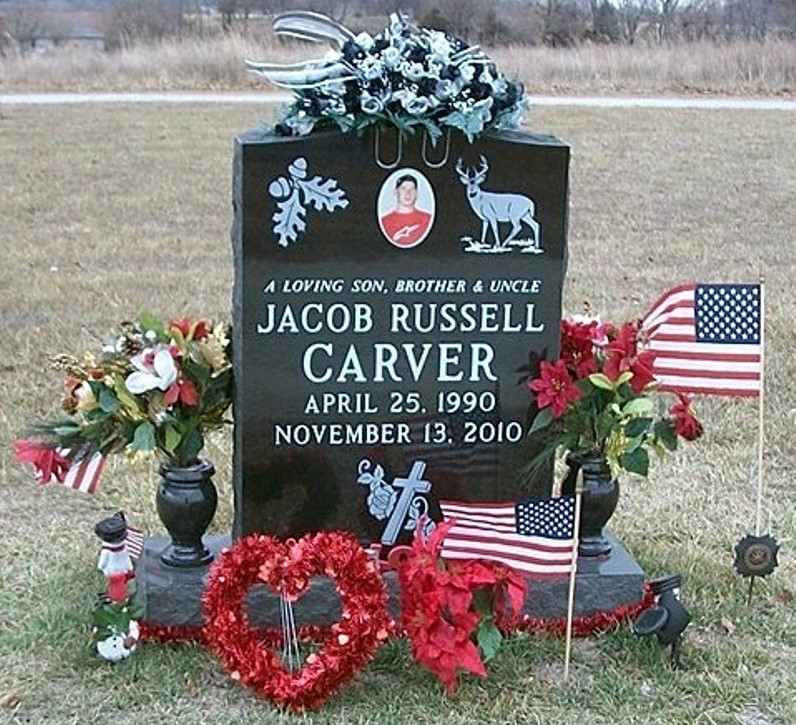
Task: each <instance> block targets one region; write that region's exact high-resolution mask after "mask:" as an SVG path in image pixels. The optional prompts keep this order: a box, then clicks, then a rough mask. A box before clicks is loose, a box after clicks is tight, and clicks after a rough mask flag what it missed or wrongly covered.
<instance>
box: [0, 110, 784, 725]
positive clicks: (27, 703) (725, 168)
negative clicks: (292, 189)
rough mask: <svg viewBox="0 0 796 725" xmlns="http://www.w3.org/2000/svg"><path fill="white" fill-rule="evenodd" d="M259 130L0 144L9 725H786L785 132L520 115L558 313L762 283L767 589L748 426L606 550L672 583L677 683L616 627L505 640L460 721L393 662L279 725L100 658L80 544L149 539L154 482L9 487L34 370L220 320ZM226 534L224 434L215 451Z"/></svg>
mask: <svg viewBox="0 0 796 725" xmlns="http://www.w3.org/2000/svg"><path fill="white" fill-rule="evenodd" d="M267 113H268V110H267V109H266V108H257V107H249V106H234V107H233V106H202V105H175V106H168V105H163V106H150V105H147V106H140V107H139V106H94V105H89V106H54V107H24V106H19V107H12V108H8V109H5V110H4V117H3V118H2V119H0V178H2V179H3V182H4V183H3V187H2V189H3V190H2V194H1V195H0V220H1V223H0V249H2V255H3V256H2V261H3V263H2V266H0V292H2V298H1V300H2V301H0V310H1V311H2V317H1V318H0V319H1V320H2V328H0V329H2V338H0V383H1V384H0V521H1V522H2V526H0V702H2V703H4V704H3V705H0V721H7V722H20V723H39V722H53V723H59V724H60V723H80V724H81V725H82V724H83V723H96V724H100V723H103V724H104V723H107V722H114V723H120V724H126V723H142V724H143V723H155V722H174V723H180V724H182V723H243V722H245V723H249V722H251V723H255V722H257V723H259V722H264V723H265V722H268V723H270V722H274V723H277V722H297V721H302V722H312V723H341V722H342V723H403V722H406V723H414V722H425V723H477V722H482V723H523V724H527V723H545V724H548V723H562V724H563V723H582V722H588V723H595V724H602V723H605V724H606V725H613V724H619V725H636V724H643V723H650V724H652V723H655V724H658V723H666V724H672V725H680V724H686V723H693V724H696V723H705V724H709V723H727V724H730V723H741V724H742V725H773V724H776V725H789V724H791V723H794V722H796V700H795V699H794V694H793V693H794V692H795V691H796V612H795V611H794V604H793V601H792V592H793V589H794V583H795V580H794V574H795V573H796V566H795V565H794V562H793V557H792V553H791V552H792V546H793V539H794V531H796V508H795V507H794V503H795V502H796V494H794V487H793V480H794V476H796V466H794V460H793V450H794V449H793V443H792V441H793V433H794V426H795V425H796V403H794V398H793V394H792V392H791V391H792V384H793V380H794V379H796V362H795V361H794V349H796V334H794V327H793V313H794V309H796V294H794V282H795V281H796V256H795V255H794V242H793V230H794V228H796V211H794V199H796V155H794V153H793V150H792V145H793V118H792V114H789V113H775V112H771V113H767V112H750V111H693V110H689V111H686V110H683V111H665V110H632V109H612V110H599V109H588V110H587V109H561V108H544V109H536V110H533V111H532V112H531V113H530V114H529V116H528V123H529V125H530V126H531V127H532V128H533V129H534V130H538V131H544V132H549V133H554V134H556V135H558V136H559V137H561V138H562V139H564V140H565V141H566V142H568V143H569V144H570V145H571V148H572V167H571V220H570V222H571V226H570V264H569V272H568V276H567V279H566V283H565V294H564V297H565V306H566V309H567V310H568V311H570V312H577V311H580V309H581V305H582V303H583V301H584V300H588V301H589V302H590V304H591V306H592V308H593V309H595V310H596V311H599V312H600V313H601V314H602V315H603V316H604V317H606V318H610V319H624V318H628V317H635V316H638V315H640V314H642V313H643V312H644V311H645V310H646V308H647V306H648V305H649V304H651V302H652V301H653V300H654V299H656V298H657V296H658V295H659V294H660V293H662V292H663V291H665V290H666V289H667V288H669V287H670V286H672V285H674V284H675V283H678V282H681V281H685V280H688V279H697V280H699V281H706V282H729V281H756V280H757V279H758V277H759V275H761V274H763V275H765V278H766V283H767V301H768V310H767V319H766V333H767V347H766V366H767V367H766V397H765V433H766V439H765V462H764V483H765V487H764V491H763V503H762V517H761V522H762V528H763V530H764V531H770V532H771V533H773V534H774V535H775V536H776V537H777V538H778V540H779V541H780V542H781V543H782V551H781V553H780V566H779V568H778V569H777V570H776V572H775V573H774V574H773V575H772V576H771V577H769V578H768V579H766V580H759V581H758V582H757V584H756V586H755V590H754V596H753V597H752V601H751V603H747V591H748V582H747V581H745V580H743V579H741V578H739V577H738V576H737V575H736V574H735V572H734V571H733V568H732V559H733V550H732V549H733V545H734V544H735V542H736V541H737V540H738V539H739V538H740V537H741V536H742V535H743V534H745V533H748V532H752V531H754V528H755V520H756V495H757V490H756V484H757V473H756V469H755V466H756V460H757V418H758V408H757V402H756V401H753V400H732V399H704V400H699V401H698V403H697V406H698V412H699V413H700V416H701V418H702V419H703V422H704V425H705V431H706V432H705V436H704V437H703V439H702V440H700V441H699V442H697V443H695V444H692V445H689V446H687V447H685V448H683V449H681V451H680V452H679V453H677V454H676V455H675V456H670V457H669V458H668V459H666V460H665V461H663V462H662V463H659V464H657V465H656V466H655V467H654V470H653V473H652V475H651V476H650V478H649V479H648V480H642V479H631V478H630V477H628V479H627V480H623V481H622V486H623V492H622V498H621V500H620V504H619V509H618V511H617V513H616V515H615V516H614V519H613V521H612V526H613V528H614V531H615V532H616V533H617V534H618V535H619V536H620V537H621V538H622V540H623V541H624V543H625V544H626V546H627V547H628V549H629V550H630V551H631V552H632V553H633V554H634V556H635V557H636V558H637V560H638V561H639V563H640V564H641V566H642V567H643V568H644V569H645V571H647V572H648V573H649V575H650V576H651V577H652V576H656V575H660V574H664V573H669V572H682V573H683V574H684V577H685V586H684V591H683V599H684V601H685V603H686V605H687V607H688V608H689V610H690V611H691V613H692V614H693V617H694V619H693V623H692V625H691V626H690V627H689V629H688V630H687V632H686V641H685V652H684V658H683V659H684V663H685V665H686V667H685V669H683V670H680V671H674V670H672V669H671V668H670V667H669V663H668V660H667V657H666V654H665V652H664V651H662V650H660V649H659V648H658V646H657V644H656V643H655V642H653V641H642V640H639V639H637V638H636V637H634V636H633V635H632V634H631V633H630V632H629V630H628V629H627V628H626V627H624V628H621V629H620V630H618V631H615V632H610V633H605V634H601V635H599V636H594V637H590V638H585V639H580V640H577V641H576V642H575V644H574V648H573V673H572V674H573V676H572V681H571V682H570V683H568V684H567V683H563V682H562V672H563V654H564V641H563V639H562V638H555V637H547V636H541V635H537V634H530V633H526V634H521V635H518V636H516V637H513V638H512V639H510V640H509V642H508V643H507V645H506V647H505V649H504V650H503V651H501V653H500V654H499V655H498V657H497V658H496V660H495V661H494V663H493V664H492V665H491V676H490V678H489V679H488V680H474V679H465V680H464V681H463V683H462V686H461V688H460V690H459V692H458V695H457V697H456V698H455V699H448V698H447V697H446V696H445V695H444V692H443V689H442V687H441V685H439V683H438V682H437V681H436V680H434V678H433V677H432V676H431V675H429V674H428V673H426V672H425V671H424V670H422V669H420V668H419V667H417V666H415V665H413V664H412V663H411V662H410V659H409V656H408V652H407V649H406V647H405V645H404V644H403V643H400V642H393V643H390V644H389V645H388V646H386V647H384V648H383V649H382V650H380V652H379V654H378V655H377V658H376V660H375V661H374V663H372V664H371V665H370V666H369V667H368V668H367V669H366V670H365V671H364V672H363V673H362V674H361V676H360V677H359V678H357V680H356V681H355V682H354V683H352V684H350V685H349V686H348V687H346V688H345V689H344V690H343V692H342V693H341V694H340V695H339V696H337V697H335V698H333V699H332V700H331V701H330V702H329V703H328V704H327V705H326V707H325V708H324V709H323V710H321V711H319V712H317V713H312V714H309V715H306V716H296V715H287V714H282V713H279V712H278V711H276V710H275V709H273V708H272V707H271V706H270V705H269V704H268V703H265V702H262V701H260V700H258V699H257V698H256V697H255V696H253V695H252V694H251V693H250V692H249V691H247V690H245V689H244V688H243V687H241V686H240V685H238V684H237V683H236V682H234V681H233V680H232V679H230V678H229V677H228V675H227V674H226V672H225V671H224V669H223V668H222V667H221V665H220V664H219V663H218V662H217V661H216V660H215V658H214V657H213V656H212V655H211V654H209V653H208V652H207V651H205V650H203V649H202V648H201V647H199V646H198V645H180V646H169V645H155V644H146V645H143V646H142V647H141V648H140V650H139V651H138V652H137V653H136V654H135V656H134V657H133V658H132V659H131V660H130V661H128V662H126V663H123V664H121V665H117V666H114V665H110V664H107V663H104V662H102V661H100V660H99V659H98V658H97V657H96V656H95V655H94V654H93V651H92V649H91V647H90V644H89V615H90V611H91V608H92V605H93V600H94V596H95V594H96V592H97V591H99V589H100V588H101V582H100V579H99V576H100V575H99V573H98V572H97V571H96V569H95V566H96V559H97V553H98V540H97V539H96V537H95V536H94V534H93V525H94V523H95V522H96V521H97V520H99V519H100V518H102V517H104V516H107V515H109V514H110V513H113V512H114V511H115V510H117V509H118V508H123V509H125V511H127V512H128V515H129V516H130V518H132V519H133V520H134V521H135V522H136V523H137V524H138V525H141V526H144V527H145V528H147V529H148V530H149V531H151V532H156V533H161V532H162V529H161V528H160V524H159V522H158V519H157V515H156V513H155V510H154V491H155V485H154V484H155V467H154V465H153V463H152V462H151V461H150V462H147V461H144V462H136V463H134V464H126V463H124V462H121V461H118V462H112V463H111V464H110V465H109V466H108V468H107V469H106V472H105V474H104V476H103V482H102V486H101V490H100V492H99V493H98V494H96V495H95V496H93V497H89V496H84V495H80V494H76V493H73V492H71V491H67V490H64V489H62V488H61V487H55V486H51V487H47V488H39V487H37V486H36V484H35V482H33V481H32V479H31V477H30V471H29V469H28V468H25V467H23V466H21V465H19V464H16V463H13V462H12V461H11V443H12V441H13V440H14V439H15V438H16V437H18V436H19V435H20V434H21V433H22V432H23V430H24V428H25V426H26V424H27V423H29V422H31V421H33V420H34V419H36V418H38V417H40V416H41V415H42V414H44V413H45V412H48V411H50V410H52V406H53V404H54V403H55V401H57V399H58V397H59V385H60V374H59V373H58V372H57V371H54V370H52V369H50V367H49V365H48V356H49V355H51V354H54V353H59V352H68V353H72V354H75V355H80V354H82V352H83V351H84V350H87V349H96V348H97V346H98V345H99V344H101V342H102V341H103V340H104V338H105V336H106V335H107V334H108V333H109V331H110V330H111V329H112V328H113V327H114V326H115V325H116V323H117V322H118V321H120V320H122V319H125V318H129V317H131V316H134V315H136V314H138V313H139V312H141V311H142V310H149V311H152V312H153V313H155V314H159V315H164V316H173V315H174V314H176V313H181V314H183V313H184V314H188V315H193V316H196V315H206V316H211V317H214V318H219V317H226V318H229V316H230V300H231V287H232V253H231V245H230V242H229V228H230V223H231V218H232V209H231V202H230V199H231V192H230V188H231V169H232V139H233V137H234V135H235V134H236V133H238V132H241V131H244V130H246V129H248V128H251V127H253V126H254V125H256V124H257V122H258V121H259V119H260V117H261V116H262V115H264V114H267ZM208 457H209V458H210V459H211V460H213V461H214V462H215V463H216V467H217V469H218V473H217V475H216V478H215V480H216V485H217V486H218V488H219V491H220V497H221V502H220V507H219V513H218V515H217V517H216V521H215V522H214V525H213V531H216V532H228V531H229V529H230V524H231V516H232V506H231V483H230V480H231V477H230V472H229V470H230V441H229V434H228V433H226V434H221V435H219V436H217V437H216V438H214V439H213V440H212V441H211V444H210V448H209V450H208Z"/></svg>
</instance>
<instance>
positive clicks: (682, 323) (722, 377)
mask: <svg viewBox="0 0 796 725" xmlns="http://www.w3.org/2000/svg"><path fill="white" fill-rule="evenodd" d="M641 327H642V330H644V331H646V334H647V337H648V339H649V344H648V349H650V350H653V351H654V352H655V353H657V357H656V358H655V362H654V363H653V373H654V374H655V377H656V378H657V379H658V380H659V381H660V383H661V388H662V389H663V390H677V391H680V392H684V393H704V394H713V395H735V396H756V395H759V394H760V386H761V367H762V365H761V361H762V335H763V304H762V289H761V286H760V285H759V284H694V283H691V284H683V285H679V286H677V287H674V288H673V289H671V290H669V291H668V292H667V293H666V294H664V295H663V296H662V297H661V298H660V299H659V300H658V301H657V302H656V303H655V304H654V305H653V306H652V309H650V311H649V312H648V313H647V315H646V316H645V317H644V319H643V321H642V324H641Z"/></svg>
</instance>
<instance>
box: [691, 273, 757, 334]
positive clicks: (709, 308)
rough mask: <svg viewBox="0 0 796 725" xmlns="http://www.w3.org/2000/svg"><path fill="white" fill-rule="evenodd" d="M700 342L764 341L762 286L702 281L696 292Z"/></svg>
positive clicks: (696, 321) (697, 332)
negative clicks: (705, 282) (762, 330)
mask: <svg viewBox="0 0 796 725" xmlns="http://www.w3.org/2000/svg"><path fill="white" fill-rule="evenodd" d="M695 306H696V319H695V325H696V338H697V342H715V343H722V344H725V345H726V344H738V345H743V344H754V343H759V342H760V286H759V285H755V284H701V285H697V288H696V293H695Z"/></svg>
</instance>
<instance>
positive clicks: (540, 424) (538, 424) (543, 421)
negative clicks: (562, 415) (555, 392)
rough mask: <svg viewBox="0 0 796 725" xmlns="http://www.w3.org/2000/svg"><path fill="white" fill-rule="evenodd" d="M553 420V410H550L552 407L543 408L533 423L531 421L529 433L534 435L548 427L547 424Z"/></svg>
mask: <svg viewBox="0 0 796 725" xmlns="http://www.w3.org/2000/svg"><path fill="white" fill-rule="evenodd" d="M553 420H554V418H553V412H552V410H550V408H542V409H541V410H540V411H539V412H538V413H537V414H536V417H535V418H534V419H533V423H531V429H530V430H529V431H528V435H533V434H534V433H535V432H536V431H537V430H541V429H542V428H547V426H549V425H550V424H551V423H552V422H553Z"/></svg>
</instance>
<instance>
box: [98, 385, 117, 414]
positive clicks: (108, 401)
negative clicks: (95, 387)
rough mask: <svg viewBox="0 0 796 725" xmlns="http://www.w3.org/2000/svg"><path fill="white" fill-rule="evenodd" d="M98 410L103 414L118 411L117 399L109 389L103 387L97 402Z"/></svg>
mask: <svg viewBox="0 0 796 725" xmlns="http://www.w3.org/2000/svg"><path fill="white" fill-rule="evenodd" d="M97 402H98V403H99V407H100V409H101V410H102V411H103V412H104V413H115V412H116V411H117V410H119V398H117V397H116V394H115V393H114V392H113V390H111V389H110V388H108V387H106V386H103V387H102V389H101V390H100V394H99V398H98V400H97Z"/></svg>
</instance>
